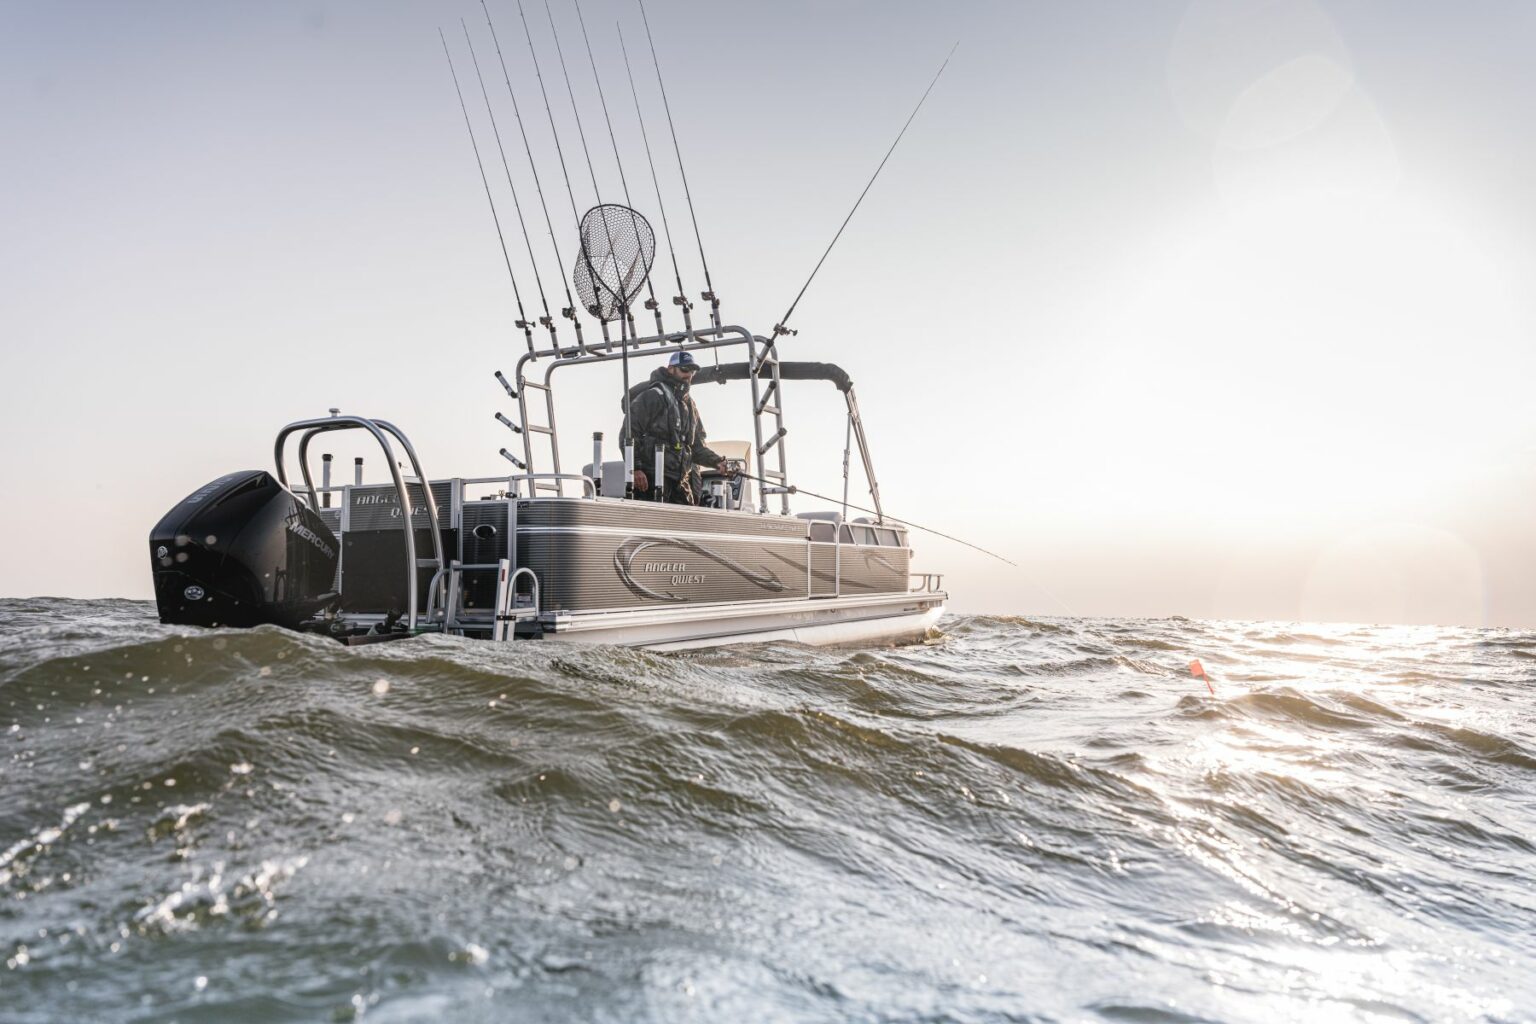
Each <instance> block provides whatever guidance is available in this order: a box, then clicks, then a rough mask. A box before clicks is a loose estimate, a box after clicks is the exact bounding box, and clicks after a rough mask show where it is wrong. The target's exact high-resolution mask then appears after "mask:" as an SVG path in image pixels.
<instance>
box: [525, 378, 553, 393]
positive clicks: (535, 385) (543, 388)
mask: <svg viewBox="0 0 1536 1024" xmlns="http://www.w3.org/2000/svg"><path fill="white" fill-rule="evenodd" d="M523 387H525V388H538V389H539V390H540V391H548V390H549V387H548V385H545V384H538V383H535V382H534V381H531V380H525V381H523Z"/></svg>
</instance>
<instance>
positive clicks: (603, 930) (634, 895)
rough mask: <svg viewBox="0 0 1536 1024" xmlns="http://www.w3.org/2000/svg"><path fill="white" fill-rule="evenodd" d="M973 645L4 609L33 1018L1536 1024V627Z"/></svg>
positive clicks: (1036, 637) (17, 948)
mask: <svg viewBox="0 0 1536 1024" xmlns="http://www.w3.org/2000/svg"><path fill="white" fill-rule="evenodd" d="M944 632H945V636H944V637H943V638H942V639H941V640H939V641H936V642H932V643H930V644H928V645H924V646H918V647H911V648H904V649H880V650H863V651H849V650H833V651H827V650H813V649H807V648H802V647H797V646H794V645H787V644H786V645H766V646H761V647H755V648H743V649H735V650H725V651H714V652H704V653H693V654H686V655H665V654H647V653H642V652H636V651H630V650H622V649H615V648H601V647H594V648H572V647H564V646H557V645H554V644H532V643H528V644H515V645H502V646H493V645H490V644H485V643H479V642H473V641H457V640H445V639H441V638H430V639H422V640H418V641H414V642H411V643H407V644H395V645H385V646H378V647H371V648H362V649H357V650H349V649H344V648H341V647H339V646H335V645H332V644H331V643H329V642H327V641H323V640H317V639H310V638H305V637H300V636H296V635H292V634H287V633H282V632H279V631H275V630H266V629H263V630H257V631H251V632H243V633H240V632H223V631H221V632H203V631H195V630H190V629H181V628H173V627H163V626H159V625H157V624H155V623H154V620H153V610H152V608H151V607H150V606H148V605H146V604H143V603H137V602H126V601H92V602H73V601H60V600H34V601H14V600H13V601H0V961H3V963H0V1019H4V1020H6V1021H62V1020H93V1021H97V1020H139V1019H142V1020H155V1021H164V1020H179V1021H221V1022H222V1021H242V1020H351V1019H357V1018H363V1019H366V1020H368V1021H406V1020H412V1021H414V1020H434V1019H441V1020H454V1021H474V1020H517V1021H572V1020H579V1021H587V1020H591V1021H676V1020H708V1021H748V1020H751V1021H757V1020H784V1021H822V1020H826V1021H833V1020H838V1021H840V1020H857V1021H873V1020H892V1021H895V1020H903V1021H905V1020H925V1021H1003V1020H1094V1019H1098V1020H1110V1021H1175V1020H1255V1021H1257V1020H1286V1019H1301V1018H1305V1019H1307V1020H1308V1021H1322V1020H1333V1019H1339V1020H1391V1021H1396V1020H1436V1021H1438V1020H1451V1021H1459V1020H1508V1021H1514V1020H1532V1019H1536V1009H1533V1007H1536V724H1533V715H1532V686H1533V683H1536V633H1521V632H1510V631H1501V630H1465V629H1421V628H1396V629H1394V628H1379V627H1377V628H1368V627H1342V626H1301V625H1294V624H1269V623H1215V622H1189V621H1183V620H1159V621H1140V620H1136V621H1133V620H1061V619H1057V620H1049V621H1030V620H1025V619H1016V618H987V617H960V618H952V619H949V620H948V621H946V622H945V623H944ZM1192 657H1198V658H1200V659H1201V660H1202V661H1203V662H1204V664H1205V666H1206V668H1207V669H1208V670H1209V671H1210V673H1211V675H1212V677H1213V679H1214V685H1215V688H1216V695H1215V696H1214V697H1212V696H1211V695H1210V694H1208V693H1207V692H1206V689H1205V687H1204V685H1203V684H1201V683H1199V682H1197V681H1195V680H1193V679H1191V678H1190V676H1189V673H1188V669H1187V664H1188V661H1189V659H1190V658H1192Z"/></svg>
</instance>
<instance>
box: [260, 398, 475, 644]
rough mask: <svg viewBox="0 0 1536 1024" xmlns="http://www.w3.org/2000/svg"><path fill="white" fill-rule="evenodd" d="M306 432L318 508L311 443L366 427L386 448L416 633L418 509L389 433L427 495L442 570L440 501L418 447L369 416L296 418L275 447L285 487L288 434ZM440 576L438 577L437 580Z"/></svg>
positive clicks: (302, 450)
mask: <svg viewBox="0 0 1536 1024" xmlns="http://www.w3.org/2000/svg"><path fill="white" fill-rule="evenodd" d="M300 430H302V431H304V436H303V438H302V439H300V441H299V469H300V471H301V472H302V473H303V474H304V488H305V490H306V491H308V492H309V507H310V508H312V509H315V510H317V511H318V510H319V508H320V499H319V495H318V493H317V492H316V490H315V481H314V477H313V475H312V474H311V473H310V471H309V443H310V441H312V440H313V439H314V438H315V437H316V436H317V435H319V434H324V433H328V432H330V431H333V430H366V431H367V432H368V433H370V434H372V435H373V439H374V440H375V441H377V442H378V443H379V447H380V448H381V449H383V451H384V460H385V461H386V462H387V463H389V475H390V478H391V479H392V480H393V481H394V484H395V493H396V494H397V495H399V497H400V512H401V526H402V527H403V528H404V530H405V561H406V590H407V601H408V603H409V607H408V608H407V609H406V628H408V629H410V630H411V631H412V632H415V630H416V623H417V615H416V570H417V568H419V567H420V562H419V561H418V560H417V558H416V530H415V524H414V521H413V520H414V510H413V509H412V508H411V495H410V492H409V491H408V490H407V489H406V486H405V484H406V482H405V480H404V479H403V478H402V477H401V475H400V467H399V464H398V463H397V462H396V460H395V452H394V448H393V447H392V446H391V445H390V443H389V437H388V436H387V435H393V436H394V437H395V438H396V439H397V440H398V441H399V442H400V445H401V447H402V448H404V449H405V454H406V457H407V458H409V459H410V460H411V469H412V470H413V471H414V472H415V474H416V480H417V481H418V482H419V483H420V484H421V490H422V493H423V494H424V495H425V497H426V507H427V520H428V524H429V526H430V529H431V532H432V547H433V550H434V552H435V553H436V556H437V557H436V560H435V563H428V564H429V565H430V564H435V565H436V566H437V568H438V569H439V570H441V569H442V567H443V566H444V565H446V564H447V563H446V562H445V561H444V559H443V536H442V530H441V529H440V528H439V526H438V519H437V501H436V499H435V498H434V497H433V496H432V488H431V486H430V485H429V484H428V481H427V477H426V474H425V473H423V472H422V470H421V462H420V460H418V459H417V458H416V449H415V448H413V447H411V442H410V441H409V440H407V438H406V436H405V434H404V433H403V432H402V431H401V430H400V428H399V427H397V426H395V425H394V424H393V423H390V422H389V421H388V420H373V419H369V418H367V417H365V416H339V415H331V416H326V417H321V418H316V419H310V420H295V421H294V422H293V423H290V424H288V425H287V426H286V427H284V428H283V429H282V430H279V431H278V432H277V441H276V442H275V443H274V444H273V446H272V452H273V458H274V459H275V461H276V462H277V482H278V483H280V484H282V485H283V486H284V487H287V486H288V470H287V468H286V467H285V465H284V454H285V451H284V449H285V448H286V446H287V443H288V437H289V435H291V434H294V433H296V432H298V431H300ZM435 578H436V577H434V579H435Z"/></svg>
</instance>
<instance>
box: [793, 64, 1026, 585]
mask: <svg viewBox="0 0 1536 1024" xmlns="http://www.w3.org/2000/svg"><path fill="white" fill-rule="evenodd" d="M959 46H960V43H959V41H958V40H956V42H955V45H954V46H951V47H950V48H949V56H947V57H945V58H944V63H943V64H940V65H939V70H938V71H936V72H934V75H933V81H931V82H929V83H928V88H926V89H924V90H923V95H922V98H921V99H919V100H918V101H917V106H915V107H913V108H912V113H910V114H908V115H907V123H906V124H904V125H902V126H901V131H899V132H897V133H896V141H895V142H892V143H891V148H890V149H888V150H886V151H885V156H883V157H881V159H880V166H879V167H876V168H875V173H874V174H871V175H870V176H869V181H868V182H866V183H865V185H864V191H863V192H860V193H859V198H858V199H857V200H855V201H854V204H853V209H852V210H849V211H848V216H846V217H844V218H843V223H842V226H841V227H839V228H838V229H837V234H835V235H833V236H832V241H830V242H828V243H827V248H826V252H823V253H822V254H821V259H819V260H817V261H816V266H815V268H814V269H813V270H812V271H811V276H810V277H808V278H806V279H805V284H803V285H801V286H800V294H799V295H796V296H795V301H794V302H791V303H790V304H789V309H788V311H787V312H785V314H784V316H783V318H782V319H780V320H779V322H778V323H776V324H774V325H773V337H772V338H769V339H768V347H769V348H772V347H773V343H774V342H776V341H778V340H779V336H780V335H783V334H794V333H796V332H794V331H791V330H790V329H789V328H788V327H786V326H785V325H786V324H788V323H789V318H790V317H791V316H793V315H794V312H795V307H796V306H798V305H800V299H801V298H802V297H803V296H804V295H805V290H806V289H807V288H809V287H810V286H811V282H812V281H814V280H815V279H816V272H817V271H819V270H820V269H821V265H822V264H823V263H825V262H827V255H828V253H830V252H831V251H832V247H833V246H834V245H836V244H837V240H838V239H839V238H841V237H843V228H846V227H847V226H848V222H849V221H851V220H853V215H854V213H856V212H857V211H858V209H859V204H860V203H862V202H863V201H864V197H865V196H867V195H869V189H870V186H871V185H873V184H874V183H875V179H876V178H878V177H880V172H881V171H882V170H884V169H885V162H886V161H887V160H889V159H890V158H891V154H892V153H894V152H896V146H897V145H898V144H899V143H900V142H901V137H902V136H903V135H905V134H907V129H908V128H909V127H911V125H912V119H913V118H915V117H916V116H917V112H918V111H919V110H921V109H923V101H924V100H926V99H927V98H928V94H929V93H930V92H932V91H933V87H934V86H935V85H937V84H938V81H939V76H940V75H942V74H943V73H944V69H945V68H946V67H948V66H949V58H950V57H953V56H954V55H955V50H956V49H958V48H959ZM929 532H930V533H931V532H934V531H929ZM950 539H951V540H953V539H954V538H950ZM961 543H964V541H962V542H961ZM989 554H990V552H989ZM1004 561H1007V559H1004Z"/></svg>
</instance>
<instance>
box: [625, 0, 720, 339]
mask: <svg viewBox="0 0 1536 1024" xmlns="http://www.w3.org/2000/svg"><path fill="white" fill-rule="evenodd" d="M637 2H638V3H639V4H640V20H641V21H642V22H644V23H645V39H646V42H647V43H649V44H650V47H651V63H652V64H653V65H654V66H655V68H656V84H657V85H658V86H659V87H660V88H661V105H662V108H663V109H664V110H666V112H667V127H668V129H670V130H671V132H672V152H674V153H676V154H677V173H678V174H679V175H681V176H682V179H683V195H685V196H687V197H688V216H689V217H690V218H691V219H692V220H693V237H694V240H695V241H697V242H698V243H699V263H700V264H701V265H702V266H703V267H704V294H703V295H701V296H700V298H703V299H705V300H707V301H708V302H709V318H710V321H711V322H712V323H713V324H714V326H715V327H717V328H718V327H719V326H720V299H719V298H718V297H717V296H716V295H715V286H714V284H713V282H711V281H710V279H709V261H708V260H706V259H705V258H704V236H703V235H701V234H699V218H698V215H697V214H695V213H694V212H693V193H692V192H691V191H689V189H688V172H687V171H685V170H683V151H682V149H680V148H679V147H678V145H677V125H676V124H675V123H673V121H672V105H671V104H670V103H668V102H667V86H666V83H665V82H663V81H662V80H661V61H659V60H657V59H656V40H654V39H652V38H651V20H650V19H649V18H647V17H646V15H645V0H637Z"/></svg>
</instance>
